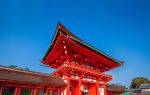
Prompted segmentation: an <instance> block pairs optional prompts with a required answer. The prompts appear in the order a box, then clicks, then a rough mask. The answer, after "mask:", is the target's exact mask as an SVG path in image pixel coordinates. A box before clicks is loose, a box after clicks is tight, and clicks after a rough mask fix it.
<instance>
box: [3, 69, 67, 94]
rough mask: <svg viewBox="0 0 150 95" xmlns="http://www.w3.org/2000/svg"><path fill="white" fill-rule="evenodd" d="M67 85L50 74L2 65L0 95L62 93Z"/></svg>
mask: <svg viewBox="0 0 150 95" xmlns="http://www.w3.org/2000/svg"><path fill="white" fill-rule="evenodd" d="M65 86H66V83H65V82H64V80H62V79H61V78H59V77H55V76H51V75H49V74H44V73H39V72H33V71H24V70H16V69H11V68H6V67H0V95H60V93H61V92H62V91H63V89H64V88H65Z"/></svg>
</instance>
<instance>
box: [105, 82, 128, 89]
mask: <svg viewBox="0 0 150 95" xmlns="http://www.w3.org/2000/svg"><path fill="white" fill-rule="evenodd" d="M106 86H107V87H108V86H113V87H119V88H125V89H126V88H127V87H126V86H124V85H122V84H119V83H116V84H106Z"/></svg>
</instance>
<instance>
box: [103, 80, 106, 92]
mask: <svg viewBox="0 0 150 95" xmlns="http://www.w3.org/2000/svg"><path fill="white" fill-rule="evenodd" d="M103 87H104V95H107V91H106V83H105V82H104V83H103Z"/></svg>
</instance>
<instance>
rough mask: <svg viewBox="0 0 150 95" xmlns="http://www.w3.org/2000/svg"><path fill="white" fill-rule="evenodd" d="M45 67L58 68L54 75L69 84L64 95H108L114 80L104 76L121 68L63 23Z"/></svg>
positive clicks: (63, 92) (43, 61)
mask: <svg viewBox="0 0 150 95" xmlns="http://www.w3.org/2000/svg"><path fill="white" fill-rule="evenodd" d="M42 63H43V64H45V65H48V66H49V67H52V68H56V70H55V71H53V72H52V74H51V75H55V76H60V77H61V78H62V79H63V80H64V81H65V82H66V83H67V87H66V88H65V89H64V91H61V92H62V93H61V95H107V92H106V83H107V82H108V81H110V80H111V79H112V76H111V75H107V74H105V73H104V72H105V71H108V70H111V69H113V68H115V67H117V66H120V65H121V64H122V62H121V61H118V60H116V59H114V58H113V57H110V56H109V55H107V54H105V53H104V52H102V51H99V50H97V49H96V48H94V47H92V46H90V45H89V44H87V43H85V42H83V41H82V40H81V39H79V38H78V37H76V36H75V35H73V34H72V33H71V32H69V31H68V30H67V29H66V28H65V27H64V26H63V25H62V24H60V23H58V25H57V28H56V33H55V35H54V37H53V39H52V41H51V44H50V47H49V49H48V51H47V52H46V54H45V56H44V57H43V59H42Z"/></svg>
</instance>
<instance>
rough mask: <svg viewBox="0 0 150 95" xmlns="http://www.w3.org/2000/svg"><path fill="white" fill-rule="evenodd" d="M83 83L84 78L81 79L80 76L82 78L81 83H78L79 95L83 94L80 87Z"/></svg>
mask: <svg viewBox="0 0 150 95" xmlns="http://www.w3.org/2000/svg"><path fill="white" fill-rule="evenodd" d="M81 84H82V80H81V77H80V79H79V84H78V91H79V92H78V93H79V94H78V95H82V93H81V89H80V87H81Z"/></svg>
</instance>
